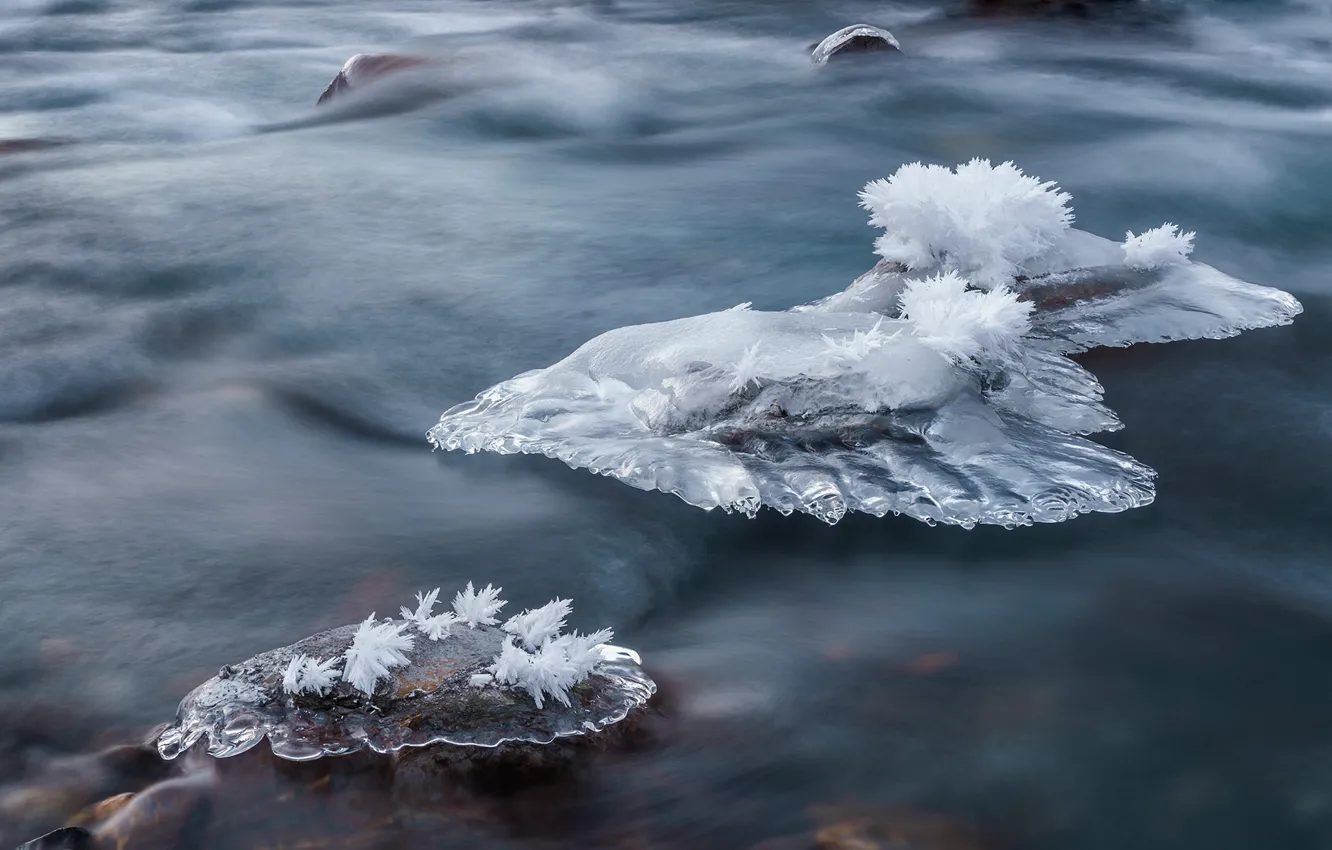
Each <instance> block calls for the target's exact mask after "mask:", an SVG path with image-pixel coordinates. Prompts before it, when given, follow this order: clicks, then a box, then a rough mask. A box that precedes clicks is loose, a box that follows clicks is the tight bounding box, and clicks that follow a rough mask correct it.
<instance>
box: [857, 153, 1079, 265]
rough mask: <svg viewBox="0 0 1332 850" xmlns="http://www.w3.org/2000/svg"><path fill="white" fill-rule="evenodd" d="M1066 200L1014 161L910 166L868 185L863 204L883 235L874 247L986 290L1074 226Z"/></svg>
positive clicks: (883, 253)
mask: <svg viewBox="0 0 1332 850" xmlns="http://www.w3.org/2000/svg"><path fill="white" fill-rule="evenodd" d="M1070 200H1071V196H1070V195H1069V194H1068V193H1066V192H1061V191H1059V189H1058V187H1057V186H1056V185H1055V184H1054V183H1052V182H1049V183H1042V182H1041V181H1040V179H1039V178H1036V177H1028V176H1027V175H1026V174H1024V173H1023V172H1022V170H1021V169H1019V168H1018V167H1017V166H1015V165H1014V164H1013V163H1011V162H1005V163H1003V164H1001V165H997V166H992V165H991V164H990V161H989V160H987V159H973V160H972V161H971V162H969V163H967V164H965V165H959V166H958V167H957V169H956V170H951V169H948V168H945V167H943V166H938V165H922V164H921V163H919V162H913V163H910V164H908V165H904V166H902V167H901V168H899V169H898V170H897V172H896V173H895V174H893V175H892V176H891V177H889V178H887V179H886V180H875V181H873V182H871V183H868V184H866V186H865V188H864V189H863V190H862V191H861V192H860V203H861V206H862V207H864V208H865V209H867V210H869V211H870V224H872V225H876V226H878V227H882V228H883V229H884V231H885V232H884V234H883V235H882V236H880V237H879V238H878V240H876V242H875V243H874V248H875V251H876V252H877V253H878V254H879V255H880V256H882V257H883V258H884V259H886V260H892V261H894V262H898V263H901V264H903V265H905V266H906V267H907V268H908V269H914V270H925V271H928V270H933V269H938V270H939V271H956V272H958V273H960V274H963V275H965V276H967V277H969V278H971V280H972V281H974V282H975V283H976V284H977V285H978V286H981V287H983V288H985V289H989V288H991V287H994V286H997V285H999V284H1001V283H1004V282H1006V281H1008V280H1011V279H1012V278H1013V277H1014V276H1015V275H1017V274H1018V273H1019V272H1020V271H1021V269H1022V267H1023V264H1024V263H1027V262H1029V261H1030V260H1032V259H1034V258H1036V257H1039V256H1040V255H1041V254H1043V253H1045V252H1046V251H1048V250H1050V248H1051V247H1053V245H1054V242H1055V240H1056V239H1057V238H1058V237H1059V236H1060V235H1061V234H1062V233H1063V232H1064V231H1065V230H1067V229H1068V227H1069V225H1071V224H1072V222H1073V211H1072V210H1071V209H1069V207H1068V202H1069V201H1070Z"/></svg>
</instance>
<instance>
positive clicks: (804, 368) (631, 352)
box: [430, 310, 1153, 527]
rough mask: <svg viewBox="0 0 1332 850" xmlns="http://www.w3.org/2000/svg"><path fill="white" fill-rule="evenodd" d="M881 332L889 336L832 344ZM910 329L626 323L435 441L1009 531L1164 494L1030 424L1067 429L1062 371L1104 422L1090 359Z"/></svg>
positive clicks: (630, 477)
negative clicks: (1009, 356)
mask: <svg viewBox="0 0 1332 850" xmlns="http://www.w3.org/2000/svg"><path fill="white" fill-rule="evenodd" d="M876 325H877V326H878V328H879V330H878V333H879V334H880V335H883V336H886V337H888V339H887V340H886V341H885V342H884V343H883V344H882V345H881V347H878V348H876V349H874V350H872V351H870V352H868V353H867V354H866V356H864V357H863V358H860V359H847V358H839V357H838V356H836V354H837V353H836V347H837V346H836V343H838V342H841V341H844V340H847V341H849V340H854V338H855V335H856V334H857V333H859V334H862V335H867V334H869V333H871V332H872V331H873V329H874V328H875V327H876ZM908 325H909V323H908V322H902V321H898V322H892V323H889V322H885V321H884V320H883V319H882V318H881V317H876V316H874V315H872V314H865V313H861V314H851V313H838V314H822V315H820V314H812V313H796V312H785V313H767V312H754V311H741V310H732V311H726V312H723V313H714V314H710V315H705V316H698V317H694V318H689V319H680V320H677V321H673V322H663V323H660V324H652V325H638V326H633V327H627V328H619V329H617V330H614V331H611V332H609V333H606V334H603V335H602V336H600V337H597V338H596V339H594V340H592V341H591V342H589V343H587V344H585V345H584V346H583V347H581V348H580V349H578V350H577V351H576V352H574V353H573V354H572V355H570V356H569V357H567V358H566V359H564V360H562V361H560V362H559V363H556V364H555V365H554V366H551V367H549V368H547V369H541V370H537V371H534V372H528V373H525V374H523V375H519V376H518V377H516V378H514V379H512V380H510V381H506V382H504V383H502V384H499V385H498V386H496V387H494V388H492V389H490V390H487V391H486V392H484V393H482V394H481V395H480V396H478V397H477V398H476V400H474V401H472V402H468V403H466V404H462V405H459V406H457V407H455V408H453V409H452V410H450V411H448V412H447V413H445V414H444V416H443V417H442V418H441V420H440V422H439V424H438V425H436V426H435V428H434V429H432V431H431V432H430V439H431V440H432V442H434V443H435V444H436V445H437V446H439V447H441V448H445V449H461V450H463V451H467V452H476V451H493V452H499V453H501V454H512V453H518V452H522V453H531V454H544V455H547V456H549V457H554V458H558V459H560V460H562V461H564V462H565V463H567V464H569V465H570V466H573V467H576V468H585V469H588V470H590V471H592V472H597V473H600V474H603V475H608V476H611V477H613V478H616V479H619V480H620V481H623V482H625V483H627V484H631V485H633V486H635V487H639V488H641V489H657V490H662V491H663V492H667V493H674V494H675V495H677V496H679V497H680V498H682V499H684V500H685V501H686V502H688V503H690V504H692V505H696V506H698V507H702V508H714V507H720V508H723V509H724V510H727V511H732V510H734V511H740V512H743V513H746V514H750V515H752V514H753V513H754V512H755V511H757V510H758V508H759V507H760V506H762V505H767V506H768V507H772V508H775V509H777V510H779V511H781V512H783V513H790V512H792V511H803V512H805V513H810V514H813V515H814V516H817V517H819V518H820V519H823V520H825V521H827V522H830V523H832V522H836V521H837V520H839V519H841V518H842V516H843V515H844V514H845V513H846V512H847V511H848V510H851V511H862V512H865V513H871V514H875V515H877V516H883V515H885V514H888V513H893V514H905V515H907V516H911V517H914V518H916V519H921V520H925V521H927V522H943V523H949V524H957V525H963V526H968V527H969V526H972V525H975V524H976V523H989V524H998V525H1006V526H1016V525H1025V524H1030V523H1032V522H1055V521H1059V520H1063V519H1068V518H1070V517H1073V516H1077V515H1078V514H1081V513H1086V512H1088V511H1120V510H1124V509H1126V508H1131V507H1136V506H1138V505H1142V504H1146V503H1147V502H1150V501H1151V499H1152V494H1153V490H1152V483H1151V482H1152V476H1153V473H1152V471H1151V470H1150V469H1148V468H1147V467H1145V466H1143V465H1142V464H1139V463H1138V462H1136V461H1134V460H1133V459H1132V458H1129V457H1127V456H1125V455H1123V454H1120V453H1118V452H1114V451H1111V450H1109V449H1106V448H1103V447H1101V446H1098V445H1096V444H1095V443H1092V442H1090V441H1088V440H1085V439H1083V438H1081V437H1078V436H1074V435H1072V434H1069V433H1065V432H1062V431H1059V430H1057V429H1056V428H1053V427H1051V426H1050V425H1049V424H1042V422H1040V421H1037V420H1038V419H1049V420H1052V421H1055V422H1057V423H1059V424H1065V425H1067V424H1069V423H1068V422H1066V421H1065V420H1064V419H1063V418H1062V417H1063V415H1064V414H1063V413H1062V411H1061V410H1059V409H1058V405H1056V404H1052V403H1050V402H1049V399H1052V398H1062V396H1060V394H1059V392H1058V391H1059V386H1060V385H1059V383H1058V382H1059V381H1060V380H1062V381H1064V382H1065V384H1064V386H1066V387H1070V388H1071V389H1072V391H1073V393H1074V394H1077V393H1083V394H1085V396H1084V397H1085V403H1084V405H1083V407H1082V408H1080V413H1079V414H1076V415H1081V416H1084V417H1086V418H1087V419H1088V421H1089V422H1090V423H1091V424H1090V427H1088V428H1087V430H1099V429H1100V428H1103V427H1110V423H1111V422H1112V421H1113V417H1112V416H1111V415H1110V414H1109V413H1108V411H1106V412H1105V413H1104V414H1103V417H1104V418H1097V417H1096V415H1095V414H1094V413H1092V412H1091V411H1095V410H1098V409H1100V410H1103V408H1099V405H1098V404H1097V403H1096V402H1095V401H1094V397H1095V396H1097V395H1099V386H1098V385H1096V383H1095V380H1094V379H1091V376H1090V375H1089V374H1088V373H1086V372H1085V370H1082V369H1081V368H1080V367H1077V366H1076V364H1073V363H1071V361H1067V360H1065V359H1064V358H1059V357H1056V356H1054V355H1046V354H1043V353H1037V355H1036V358H1035V359H1036V362H1037V363H1038V364H1040V365H1041V366H1043V367H1044V368H1042V369H1039V370H1032V372H1033V374H1031V375H1027V374H1024V373H1023V372H1022V371H1021V368H1020V366H1019V365H1018V364H1011V365H1010V366H1008V367H1007V368H1006V369H1003V370H1000V371H998V372H996V373H993V374H991V373H990V372H988V371H986V370H983V369H979V368H968V367H963V366H959V365H958V364H956V363H953V362H952V361H950V360H949V359H948V358H947V357H946V356H944V355H943V354H941V353H940V352H938V351H936V350H934V349H932V348H930V347H929V346H927V345H925V344H923V343H922V342H921V341H920V340H919V338H918V337H917V336H915V335H914V334H912V333H911V332H909V329H908V327H907V326H908ZM862 338H863V337H862ZM764 351H771V352H772V355H771V356H765V355H764V354H763V352H764ZM747 355H750V356H749V360H757V361H758V362H757V363H751V362H748V361H747V360H746V356H747ZM1050 364H1059V365H1058V366H1055V367H1053V368H1052V367H1051V366H1050ZM1005 376H1009V377H1010V378H1011V380H1005ZM1014 383H1019V386H1018V387H1014ZM992 385H993V386H992ZM994 387H1001V388H999V389H995V388H994ZM1042 398H1044V399H1046V401H1045V405H1047V406H1044V407H1043V403H1042ZM1075 407H1076V406H1075Z"/></svg>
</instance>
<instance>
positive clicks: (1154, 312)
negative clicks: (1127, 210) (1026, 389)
mask: <svg viewBox="0 0 1332 850" xmlns="http://www.w3.org/2000/svg"><path fill="white" fill-rule="evenodd" d="M860 197H861V204H862V206H864V207H865V208H866V209H867V210H869V212H870V224H871V225H874V226H877V227H882V228H884V233H883V235H881V236H880V237H879V238H878V240H877V241H876V242H875V251H876V253H878V254H879V255H880V256H881V257H882V258H883V259H882V260H880V262H879V263H878V264H877V265H876V266H875V267H874V268H872V269H870V270H869V271H867V272H866V273H865V274H863V275H861V276H860V277H859V278H857V279H856V280H855V281H854V282H852V284H851V286H850V287H848V288H847V289H846V290H844V291H843V292H839V293H836V294H834V295H831V296H828V297H827V298H824V299H821V300H819V301H816V302H814V303H813V304H809V305H805V306H802V307H797V308H795V309H797V310H812V311H820V312H845V311H850V312H865V311H869V312H877V313H884V314H886V315H896V314H897V312H898V310H899V307H900V305H899V300H900V298H901V295H902V291H903V288H904V287H905V285H906V282H907V281H908V280H911V279H915V278H919V277H921V276H923V275H931V274H938V273H940V272H947V271H954V272H957V273H959V274H961V275H964V276H966V277H967V278H968V279H969V280H970V282H971V283H972V284H973V285H975V286H978V287H982V288H985V287H989V286H993V285H995V284H997V283H1002V284H1005V285H1007V286H1009V287H1011V288H1012V289H1013V290H1014V291H1016V292H1017V293H1018V296H1019V297H1020V298H1022V299H1023V300H1027V301H1031V302H1032V303H1033V304H1034V305H1035V307H1036V309H1035V311H1034V312H1033V314H1032V332H1031V333H1030V334H1029V335H1028V337H1029V340H1030V342H1031V344H1032V345H1033V346H1036V347H1043V348H1047V349H1051V350H1056V351H1058V352H1060V353H1073V352H1077V351H1085V350H1087V349H1090V348H1096V347H1099V346H1111V347H1115V346H1126V345H1132V344H1134V343H1139V342H1172V341H1176V340H1185V339H1222V338H1225V337H1229V336H1234V335H1236V334H1238V333H1240V332H1242V331H1245V330H1251V329H1254V328H1265V327H1275V326H1279V325H1287V324H1290V323H1291V322H1292V321H1294V318H1295V317H1296V316H1297V315H1299V314H1300V313H1301V312H1302V311H1303V307H1301V305H1300V303H1299V301H1297V300H1296V299H1295V298H1294V297H1292V296H1291V295H1290V294H1289V293H1287V292H1283V291H1281V290H1279V289H1273V288H1271V287H1267V286H1259V285H1257V284H1252V283H1246V282H1244V281H1241V280H1238V279H1236V278H1234V277H1231V276H1230V275H1227V274H1224V273H1222V272H1220V271H1218V270H1216V269H1214V268H1212V267H1211V266H1208V265H1204V264H1202V263H1198V262H1194V261H1192V260H1190V259H1189V257H1190V255H1191V253H1192V251H1193V242H1194V238H1195V234H1194V233H1192V232H1182V231H1181V230H1180V228H1178V227H1177V226H1175V225H1174V224H1170V223H1166V224H1164V225H1162V226H1160V227H1157V228H1154V229H1152V230H1148V231H1146V232H1145V233H1143V234H1141V235H1140V236H1134V235H1133V234H1132V233H1131V232H1130V233H1129V234H1128V238H1127V239H1126V240H1125V241H1124V242H1123V243H1117V242H1114V241H1111V240H1109V239H1105V238H1103V237H1100V236H1096V235H1095V234H1092V233H1087V232H1086V231H1082V230H1077V229H1075V228H1073V227H1072V221H1073V210H1072V208H1071V207H1070V206H1069V202H1070V200H1071V199H1070V197H1069V195H1068V194H1067V193H1064V192H1062V191H1060V190H1059V189H1058V188H1057V187H1056V186H1055V185H1054V184H1053V183H1049V182H1042V181H1041V180H1040V179H1039V178H1036V177H1030V176H1028V175H1026V174H1024V173H1023V172H1022V171H1021V170H1020V169H1018V168H1017V167H1016V166H1014V165H1013V164H1012V163H1002V164H1000V165H997V166H996V165H991V164H990V162H989V161H988V160H972V161H971V162H969V163H966V164H964V165H959V166H958V167H957V168H956V169H949V168H945V167H941V166H935V165H922V164H920V163H911V164H909V165H904V166H902V167H901V168H900V169H898V171H897V172H896V173H895V174H893V175H892V176H891V177H889V178H887V179H885V180H877V181H874V182H872V183H870V184H869V185H867V186H866V187H865V189H864V191H862V192H861V195H860Z"/></svg>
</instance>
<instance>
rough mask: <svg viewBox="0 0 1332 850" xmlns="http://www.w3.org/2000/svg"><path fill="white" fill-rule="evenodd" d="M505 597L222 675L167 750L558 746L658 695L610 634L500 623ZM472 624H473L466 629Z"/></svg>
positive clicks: (372, 627) (391, 623) (409, 612)
mask: <svg viewBox="0 0 1332 850" xmlns="http://www.w3.org/2000/svg"><path fill="white" fill-rule="evenodd" d="M499 594H500V589H499V588H495V587H492V586H490V585H487V586H486V587H485V588H483V589H481V590H476V589H474V587H473V585H472V584H471V583H470V582H469V583H468V585H467V587H466V589H465V590H463V591H461V592H459V593H458V594H457V595H456V596H455V597H454V600H453V606H452V610H450V611H445V612H443V613H439V614H436V613H435V611H434V609H435V605H436V603H437V601H438V599H439V589H435V590H433V591H430V592H429V593H418V594H417V595H416V607H415V608H410V607H407V606H404V607H403V608H402V610H401V613H402V619H401V620H385V621H383V622H380V621H377V620H376V618H375V615H374V614H371V615H370V616H369V617H368V618H367V619H366V620H365V621H363V622H361V623H358V624H354V625H350V626H343V627H341V628H337V629H331V630H329V631H325V632H320V633H319V634H317V635H313V636H311V637H309V638H306V639H305V640H303V641H300V642H299V643H296V644H294V645H292V646H288V647H283V648H281V649H276V650H273V651H271V652H266V653H263V654H261V655H258V656H255V657H254V658H251V659H249V660H248V661H245V662H242V663H241V664H239V665H230V666H227V667H224V668H222V670H221V672H219V674H218V675H217V676H216V677H215V678H213V679H211V680H209V681H208V682H205V683H204V684H203V685H200V686H199V687H198V688H196V689H195V690H194V691H193V692H192V693H191V694H190V695H189V696H187V697H186V698H185V700H184V701H182V702H181V705H180V709H179V711H178V712H177V716H176V722H175V724H174V725H172V726H171V727H169V728H168V729H167V730H166V731H164V732H163V733H162V734H161V736H160V737H159V739H158V750H159V752H161V754H162V755H163V756H164V757H166V758H175V757H176V756H177V755H179V754H180V753H181V752H184V751H185V750H187V749H189V748H190V747H191V746H193V745H194V743H195V742H196V741H198V740H200V739H201V738H203V737H207V738H208V751H209V752H210V753H211V754H213V755H215V756H229V755H235V754H237V753H240V752H244V751H245V750H247V749H249V748H250V747H252V746H254V745H255V744H256V743H258V741H259V740H262V739H263V738H264V737H268V739H269V740H270V742H271V744H272V747H273V751H274V752H275V753H276V754H277V755H279V756H281V757H283V758H289V759H296V760H305V759H311V758H319V757H320V756H323V755H340V754H343V753H348V752H353V751H355V750H358V749H361V748H362V747H366V746H369V747H371V748H372V749H375V750H378V751H380V752H388V751H392V750H396V749H399V748H401V747H404V746H424V745H426V744H432V743H437V742H447V743H452V744H472V745H479V746H487V747H493V746H496V745H498V744H500V743H504V742H506V741H527V742H534V743H548V742H550V741H552V740H554V739H555V738H558V737H565V736H570V735H581V734H587V733H591V732H596V731H599V730H601V729H604V728H605V727H607V726H609V725H611V724H613V723H617V722H619V721H620V720H622V719H623V718H624V717H625V716H627V714H628V713H629V712H630V711H632V710H633V709H635V708H637V707H638V706H641V705H642V704H643V703H645V702H646V701H647V699H648V698H649V697H650V696H651V695H652V693H653V692H654V691H655V687H656V686H655V685H654V684H653V683H652V680H651V679H649V678H648V677H647V675H646V674H644V673H643V671H642V669H641V668H640V667H639V659H638V656H637V655H636V654H635V653H634V652H632V651H631V650H627V649H622V648H620V647H614V646H610V645H609V641H610V640H611V638H612V636H613V635H612V632H611V630H610V629H602V630H600V631H597V632H593V633H592V634H588V635H583V634H579V633H578V632H570V633H567V634H566V633H564V628H565V623H566V621H567V619H568V617H569V615H570V614H571V613H572V605H571V603H570V601H569V600H567V599H555V600H552V601H551V602H550V603H548V604H547V605H544V606H541V607H540V608H536V609H532V610H525V611H523V612H522V613H520V614H517V615H514V616H512V617H510V618H509V619H508V620H507V621H505V622H504V623H503V625H500V621H499V618H498V617H497V616H496V615H497V614H498V613H499V611H500V609H502V608H503V607H504V606H505V604H506V603H505V601H504V600H503V599H501V598H500V595H499ZM463 625H465V626H466V628H462V626H463Z"/></svg>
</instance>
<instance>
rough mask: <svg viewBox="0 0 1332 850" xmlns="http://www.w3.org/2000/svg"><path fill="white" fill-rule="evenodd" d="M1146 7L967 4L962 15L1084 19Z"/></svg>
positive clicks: (1019, 0) (1127, 2) (973, 0)
mask: <svg viewBox="0 0 1332 850" xmlns="http://www.w3.org/2000/svg"><path fill="white" fill-rule="evenodd" d="M1143 5H1145V4H1144V3H1143V2H1142V0H966V3H965V5H964V6H963V11H964V12H965V13H966V14H968V15H972V16H975V17H1033V16H1047V15H1068V16H1072V17H1079V18H1085V17H1090V16H1091V15H1094V14H1096V13H1097V12H1106V11H1114V10H1120V9H1126V8H1131V7H1139V6H1143Z"/></svg>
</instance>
